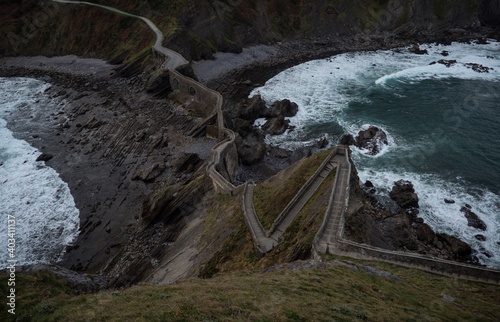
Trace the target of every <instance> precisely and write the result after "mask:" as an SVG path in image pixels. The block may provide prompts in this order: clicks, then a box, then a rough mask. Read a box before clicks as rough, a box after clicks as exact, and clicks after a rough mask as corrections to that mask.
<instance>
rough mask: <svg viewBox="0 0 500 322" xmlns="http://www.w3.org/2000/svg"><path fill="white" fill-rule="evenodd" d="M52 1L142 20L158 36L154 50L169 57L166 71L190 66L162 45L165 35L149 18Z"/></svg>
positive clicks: (94, 4) (179, 55) (113, 9)
mask: <svg viewBox="0 0 500 322" xmlns="http://www.w3.org/2000/svg"><path fill="white" fill-rule="evenodd" d="M52 1H54V2H58V3H70V4H85V5H89V6H94V7H99V8H103V9H106V10H109V11H113V12H116V13H119V14H121V15H124V16H128V17H132V18H137V19H141V20H142V21H144V22H145V23H146V24H147V25H148V27H149V28H150V29H151V30H152V31H153V32H154V33H155V34H156V42H155V43H154V45H153V49H154V50H156V51H157V52H158V53H160V54H163V55H164V56H166V57H167V60H166V61H165V63H164V65H163V67H164V68H166V69H176V68H177V67H179V66H182V65H186V64H189V62H188V61H187V60H186V59H185V58H184V57H183V56H182V55H181V54H179V53H177V52H175V51H173V50H171V49H168V48H165V47H163V45H162V43H163V33H162V32H161V30H160V29H158V27H157V26H156V25H155V24H154V23H153V22H152V21H151V20H149V19H148V18H144V17H141V16H136V15H133V14H130V13H128V12H124V11H121V10H118V9H115V8H113V7H108V6H103V5H100V4H96V3H91V2H86V1H70V0H52Z"/></svg>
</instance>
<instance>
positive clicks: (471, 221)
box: [460, 206, 487, 231]
mask: <svg viewBox="0 0 500 322" xmlns="http://www.w3.org/2000/svg"><path fill="white" fill-rule="evenodd" d="M460 212H462V213H463V214H464V215H465V218H467V225H468V226H471V227H474V228H477V229H480V230H483V231H484V230H486V228H487V226H486V224H485V222H484V221H482V220H481V218H479V216H478V215H477V214H476V213H474V212H473V211H472V210H471V209H470V208H469V207H466V206H464V207H462V208H461V209H460Z"/></svg>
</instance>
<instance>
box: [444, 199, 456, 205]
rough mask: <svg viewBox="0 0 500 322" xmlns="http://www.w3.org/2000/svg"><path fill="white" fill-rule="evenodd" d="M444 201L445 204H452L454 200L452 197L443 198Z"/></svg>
mask: <svg viewBox="0 0 500 322" xmlns="http://www.w3.org/2000/svg"><path fill="white" fill-rule="evenodd" d="M444 202H445V203H447V204H454V203H455V200H453V199H444Z"/></svg>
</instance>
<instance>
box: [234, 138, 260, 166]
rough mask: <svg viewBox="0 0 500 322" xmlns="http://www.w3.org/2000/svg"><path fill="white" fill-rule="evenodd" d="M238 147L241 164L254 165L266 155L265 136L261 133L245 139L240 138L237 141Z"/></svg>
mask: <svg viewBox="0 0 500 322" xmlns="http://www.w3.org/2000/svg"><path fill="white" fill-rule="evenodd" d="M236 147H237V150H238V156H239V158H240V160H241V163H242V164H244V165H252V164H255V163H257V162H259V161H260V160H262V158H264V155H265V153H266V144H265V142H264V136H263V135H262V133H261V132H257V131H255V132H252V133H250V134H249V135H247V136H246V137H245V138H244V139H243V138H241V137H238V138H237V139H236Z"/></svg>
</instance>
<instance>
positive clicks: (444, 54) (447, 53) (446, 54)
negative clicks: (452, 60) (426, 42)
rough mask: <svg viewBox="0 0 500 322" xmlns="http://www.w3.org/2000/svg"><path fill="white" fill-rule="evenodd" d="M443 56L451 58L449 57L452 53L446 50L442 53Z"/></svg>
mask: <svg viewBox="0 0 500 322" xmlns="http://www.w3.org/2000/svg"><path fill="white" fill-rule="evenodd" d="M441 55H442V56H445V57H446V56H449V55H450V53H449V52H448V51H446V50H443V51H442V52H441Z"/></svg>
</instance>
